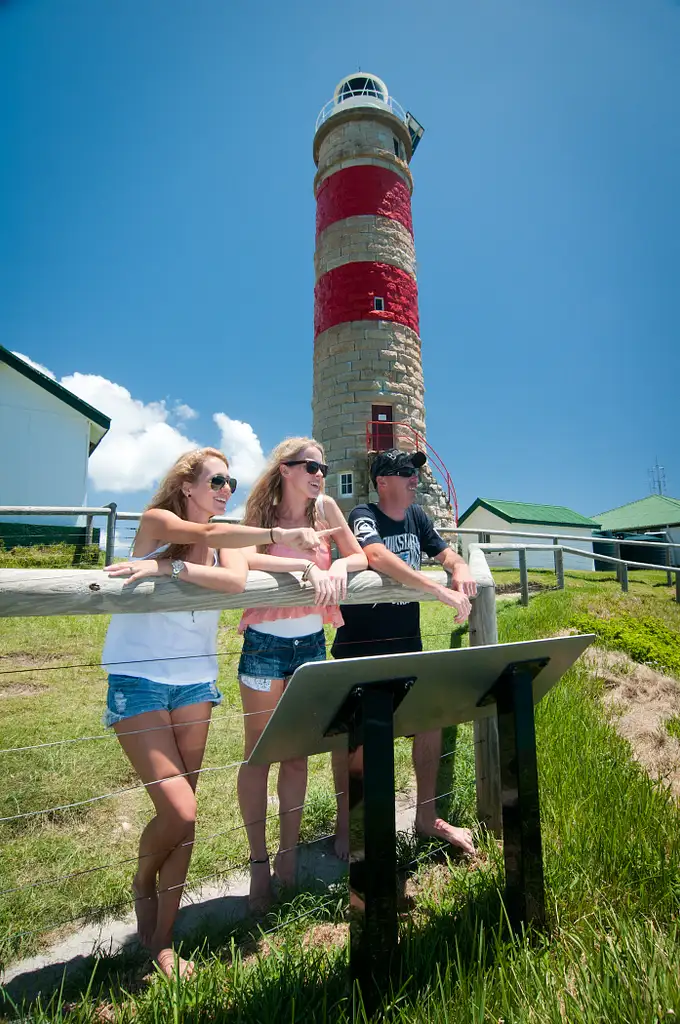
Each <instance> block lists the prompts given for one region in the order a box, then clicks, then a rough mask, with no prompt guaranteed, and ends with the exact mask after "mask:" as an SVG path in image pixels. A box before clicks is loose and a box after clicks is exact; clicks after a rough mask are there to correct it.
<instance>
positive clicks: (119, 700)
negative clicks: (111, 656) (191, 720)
mask: <svg viewBox="0 0 680 1024" xmlns="http://www.w3.org/2000/svg"><path fill="white" fill-rule="evenodd" d="M205 701H210V703H211V704H215V705H217V704H221V703H222V694H221V693H220V691H219V690H218V689H217V686H216V685H215V683H187V684H186V685H185V686H171V685H170V684H169V683H154V682H153V680H151V679H142V678H140V677H138V676H116V675H110V676H109V690H108V693H107V695H106V711H105V712H104V716H103V718H102V721H103V723H104V725H105V726H106V727H107V729H108V728H110V727H111V726H112V725H114V724H115V723H116V722H122V721H123V719H124V718H134V716H135V715H143V714H144V713H145V712H146V711H176V710H177V708H185V707H187V706H188V705H190V704H203V703H204V702H205Z"/></svg>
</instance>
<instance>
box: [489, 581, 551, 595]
mask: <svg viewBox="0 0 680 1024" xmlns="http://www.w3.org/2000/svg"><path fill="white" fill-rule="evenodd" d="M554 589H555V587H554V586H553V585H552V584H550V583H534V582H533V580H530V581H529V593H530V594H538V593H539V592H540V591H543V590H554ZM496 593H497V594H513V595H514V594H517V596H518V597H519V595H520V594H521V593H522V591H521V589H520V585H519V583H497V584H496Z"/></svg>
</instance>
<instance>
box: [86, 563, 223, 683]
mask: <svg viewBox="0 0 680 1024" xmlns="http://www.w3.org/2000/svg"><path fill="white" fill-rule="evenodd" d="M169 547H170V545H169V544H164V545H163V546H162V547H160V548H157V549H156V551H151V552H150V553H149V554H148V555H144V556H143V557H144V558H154V557H155V556H156V555H159V554H161V553H162V552H163V551H167V550H168V548H169ZM131 561H140V559H131ZM217 564H218V556H217V552H215V565H217ZM219 619H220V612H219V609H215V610H214V611H198V612H144V613H141V614H137V613H129V614H127V615H112V616H111V622H110V624H109V628H108V631H107V633H106V640H105V642H104V651H103V653H102V667H103V668H105V669H106V671H107V672H109V673H111V675H119V676H138V677H140V678H142V679H150V680H151V681H152V682H154V683H166V684H168V685H170V686H189V685H190V684H192V683H214V682H215V681H216V679H217V626H218V623H219Z"/></svg>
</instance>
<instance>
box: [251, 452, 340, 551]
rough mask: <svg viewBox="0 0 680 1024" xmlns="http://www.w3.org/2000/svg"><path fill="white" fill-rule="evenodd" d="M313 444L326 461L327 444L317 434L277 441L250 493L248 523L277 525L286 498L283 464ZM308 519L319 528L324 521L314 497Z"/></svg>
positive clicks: (309, 503) (265, 526)
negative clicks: (282, 472) (277, 508)
mask: <svg viewBox="0 0 680 1024" xmlns="http://www.w3.org/2000/svg"><path fill="white" fill-rule="evenodd" d="M312 445H313V446H314V447H315V448H318V449H319V451H320V452H321V458H322V460H323V461H325V459H326V455H325V453H324V450H323V445H321V444H319V442H318V441H315V440H314V438H313V437H287V438H286V439H285V441H281V443H280V444H277V446H276V448H274V450H273V451H272V453H271V455H270V456H269V459H268V462H267V467H266V469H265V470H264V472H263V473H261V474H260V476H259V477H258V478H257V480H256V481H255V483H254V484H253V488H252V490H251V492H250V494H249V495H248V500H247V501H246V510H245V514H244V516H243V522H244V524H245V525H246V526H261V527H264V528H265V529H267V530H268V529H271V527H272V526H276V525H277V523H276V506H277V505H278V504H279V502H280V501H281V498H282V497H283V480H282V477H281V465H282V464H283V463H284V462H288V461H289V460H292V459H296V458H298V456H299V455H300V453H301V452H303V451H304V450H305V448H309V447H311V446H312ZM321 491H323V481H322V482H321ZM307 519H308V520H309V525H310V526H312V527H316V526H317V524H318V523H320V522H321V518H320V516H319V513H318V510H317V506H316V501H315V499H314V498H310V499H309V501H308V502H307ZM261 550H262V549H261Z"/></svg>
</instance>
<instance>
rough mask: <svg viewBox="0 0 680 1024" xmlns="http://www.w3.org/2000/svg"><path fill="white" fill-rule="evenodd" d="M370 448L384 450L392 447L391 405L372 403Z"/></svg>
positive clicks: (378, 450)
mask: <svg viewBox="0 0 680 1024" xmlns="http://www.w3.org/2000/svg"><path fill="white" fill-rule="evenodd" d="M371 420H372V430H371V434H372V445H371V446H372V448H373V451H374V452H384V451H386V450H387V449H388V448H394V427H393V426H392V406H391V405H372V406H371Z"/></svg>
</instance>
